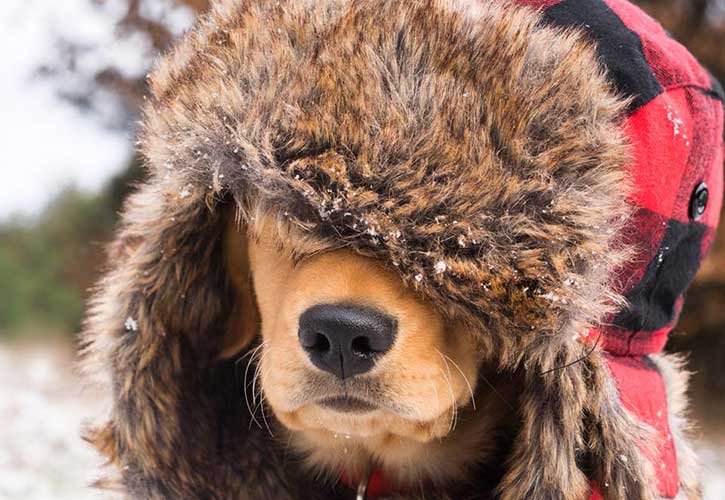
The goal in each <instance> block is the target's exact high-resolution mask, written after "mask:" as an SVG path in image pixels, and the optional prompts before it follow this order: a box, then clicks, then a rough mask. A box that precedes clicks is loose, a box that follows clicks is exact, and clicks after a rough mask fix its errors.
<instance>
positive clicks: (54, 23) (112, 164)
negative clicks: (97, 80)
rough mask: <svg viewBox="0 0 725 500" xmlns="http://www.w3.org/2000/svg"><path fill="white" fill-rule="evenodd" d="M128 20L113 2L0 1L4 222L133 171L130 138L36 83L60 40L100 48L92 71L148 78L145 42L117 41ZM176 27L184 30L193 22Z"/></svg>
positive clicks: (0, 211) (46, 83) (0, 207)
mask: <svg viewBox="0 0 725 500" xmlns="http://www.w3.org/2000/svg"><path fill="white" fill-rule="evenodd" d="M165 1H168V0H159V1H158V2H156V3H154V4H152V5H156V6H158V5H163V4H164V2H165ZM121 14H122V12H121V11H120V10H119V9H118V7H114V6H113V2H109V3H108V5H107V6H106V7H104V8H97V7H94V6H93V4H92V2H91V0H0V60H2V61H3V69H2V70H1V71H0V221H2V220H7V219H8V218H9V217H11V216H14V215H24V216H32V215H34V214H37V213H38V212H39V211H40V210H41V209H42V208H43V207H44V206H45V205H46V204H47V203H48V202H49V201H50V200H51V199H52V198H53V196H54V195H56V194H57V193H58V192H59V191H60V190H62V189H63V188H65V187H68V186H76V187H78V188H80V189H84V190H97V189H99V188H100V187H101V186H102V185H103V184H104V182H105V181H106V180H108V179H109V178H110V177H111V176H112V175H113V174H115V173H117V172H119V171H120V170H121V169H122V168H123V167H124V166H125V165H126V164H127V163H128V160H129V158H130V155H131V153H132V149H133V146H132V144H133V141H132V137H129V135H130V134H129V133H128V132H123V131H119V130H113V129H111V128H110V127H108V126H106V125H105V124H104V123H103V122H102V120H100V119H99V118H98V117H97V116H96V117H94V116H93V115H91V114H88V113H85V114H84V113H82V112H81V111H79V110H78V109H77V108H75V107H74V106H73V105H72V104H70V103H69V102H67V101H64V100H62V99H61V98H59V97H58V92H57V91H58V89H57V88H56V87H54V85H57V83H56V82H54V81H53V80H52V79H47V80H46V79H43V78H42V77H38V76H37V69H38V67H39V66H41V65H43V64H48V63H51V64H52V63H53V59H54V58H56V57H57V56H56V52H55V50H56V47H55V45H56V43H57V40H58V39H60V38H64V39H71V40H73V41H76V42H79V43H89V44H90V43H92V44H93V45H94V46H99V47H100V48H99V49H98V50H96V51H95V52H94V53H93V54H91V55H90V56H87V57H85V58H84V59H82V60H81V62H80V64H81V65H83V67H84V68H85V69H92V68H93V67H96V66H98V67H100V66H101V65H104V64H106V63H108V62H109V61H112V62H113V63H115V64H114V65H115V66H119V67H121V68H123V71H124V72H127V73H129V74H133V73H138V72H140V71H145V68H146V64H147V61H148V59H147V58H148V57H151V55H150V53H149V49H148V47H146V46H145V45H144V41H143V40H138V39H130V40H128V41H126V42H124V43H119V42H118V41H115V40H114V39H113V26H114V21H115V20H116V19H118V18H119V16H120V15H121ZM175 22H176V24H177V25H179V27H182V25H185V24H188V23H189V22H190V18H189V17H188V16H187V17H182V18H180V19H176V20H175Z"/></svg>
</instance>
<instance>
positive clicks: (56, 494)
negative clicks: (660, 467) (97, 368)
mask: <svg viewBox="0 0 725 500" xmlns="http://www.w3.org/2000/svg"><path fill="white" fill-rule="evenodd" d="M0 381H2V390H0V500H90V499H97V498H102V497H101V495H99V494H98V493H96V492H94V491H93V490H91V489H90V488H88V487H87V485H88V483H89V482H91V481H92V480H93V479H94V478H95V477H96V475H97V472H98V470H99V469H98V467H99V465H100V461H99V459H98V458H97V456H96V455H95V453H94V452H93V450H92V449H91V448H90V447H89V446H88V445H87V444H86V443H85V442H83V441H82V440H81V438H80V428H81V425H82V423H83V421H84V420H86V419H87V418H89V417H91V416H94V415H98V414H99V413H101V412H102V411H103V410H104V408H103V406H104V404H103V402H102V401H101V400H99V398H98V397H97V396H96V395H93V394H89V393H83V392H82V391H81V384H80V381H79V380H78V378H77V377H76V375H74V373H73V370H72V355H71V354H70V352H69V350H68V349H67V348H59V347H58V346H53V345H50V346H48V345H45V344H43V345H34V346H23V347H18V346H9V345H7V344H2V343H0ZM699 449H700V455H701V457H702V459H703V461H704V462H705V464H706V467H705V478H706V481H705V497H704V498H705V500H722V499H723V498H725V435H720V436H719V437H718V438H714V439H711V440H710V441H709V443H707V444H703V445H702V446H700V448H699Z"/></svg>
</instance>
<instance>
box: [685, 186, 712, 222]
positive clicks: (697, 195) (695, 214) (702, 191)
mask: <svg viewBox="0 0 725 500" xmlns="http://www.w3.org/2000/svg"><path fill="white" fill-rule="evenodd" d="M708 197H709V193H708V190H707V184H705V183H704V182H701V183H700V184H698V185H697V187H696V188H695V190H694V191H693V192H692V198H690V218H691V219H693V220H698V219H699V218H701V217H702V215H703V214H704V213H705V209H706V208H707V200H708Z"/></svg>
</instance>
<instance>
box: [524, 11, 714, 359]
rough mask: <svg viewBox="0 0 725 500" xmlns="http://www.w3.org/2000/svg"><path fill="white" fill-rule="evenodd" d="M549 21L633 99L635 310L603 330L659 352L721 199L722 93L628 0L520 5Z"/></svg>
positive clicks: (643, 350) (615, 347)
mask: <svg viewBox="0 0 725 500" xmlns="http://www.w3.org/2000/svg"><path fill="white" fill-rule="evenodd" d="M520 3H523V4H527V5H531V6H534V7H537V8H541V9H542V10H543V17H544V19H545V20H546V22H547V23H550V24H552V25H555V26H557V27H563V28H570V27H576V28H579V29H582V30H584V31H585V32H586V33H587V34H589V36H590V37H591V39H592V40H593V41H594V42H595V43H596V47H597V52H598V55H599V58H600V61H601V63H602V65H603V66H604V67H605V68H606V69H607V71H608V74H609V78H610V79H611V81H612V84H613V85H614V87H615V88H616V89H617V90H618V91H619V93H620V94H621V95H622V96H624V97H627V98H629V99H631V104H630V106H629V109H628V117H627V123H626V130H627V133H628V135H629V138H630V141H631V143H632V145H633V147H634V155H635V161H634V163H633V164H632V178H633V179H634V182H635V186H636V191H635V193H634V194H633V195H632V197H631V201H632V202H633V203H634V204H635V205H636V206H637V212H636V214H635V216H634V218H633V219H632V222H631V224H630V225H629V227H628V231H626V234H625V239H626V240H627V243H630V244H632V243H633V244H634V245H635V248H636V249H637V250H638V254H637V256H636V258H635V259H633V260H632V262H631V264H630V265H629V266H628V267H627V269H624V270H623V273H622V274H621V286H622V289H621V291H622V292H623V293H624V294H625V296H626V297H627V299H628V301H629V304H630V306H629V307H628V308H626V309H625V310H622V311H620V312H619V314H617V315H616V317H615V318H614V319H613V321H612V323H613V325H614V326H612V327H611V328H607V329H606V330H605V331H603V332H602V333H603V343H604V346H605V348H606V349H607V350H608V351H609V352H612V353H614V354H618V355H624V354H627V355H642V354H649V353H654V352H658V351H660V350H661V349H662V348H663V347H664V345H665V343H666V341H667V334H668V333H669V331H670V330H671V329H672V327H673V326H674V324H675V323H676V322H677V318H678V316H679V312H680V309H681V306H682V295H683V293H684V291H685V289H686V288H687V287H688V285H689V284H690V282H691V281H692V279H693V278H694V276H695V273H696V272H697V270H698V268H699V266H700V262H701V261H702V259H703V258H704V257H705V255H706V254H707V251H708V249H709V247H710V244H711V243H712V240H713V236H714V233H715V228H716V226H717V223H718V219H719V215H720V208H721V205H722V194H723V143H722V137H723V104H722V102H723V90H722V87H721V86H720V84H719V83H718V82H717V81H715V80H714V79H713V78H712V76H711V75H710V74H709V73H708V72H707V70H705V69H704V68H703V67H702V66H700V65H699V64H698V63H697V61H696V60H695V58H694V57H693V56H692V55H691V54H690V53H689V52H688V51H687V49H685V48H684V47H683V46H682V45H680V44H679V43H678V42H677V41H675V40H674V39H672V37H671V36H670V35H669V34H668V33H667V32H666V31H665V30H664V29H663V28H662V26H660V25H659V24H658V23H657V22H656V21H654V20H653V19H652V18H651V17H649V16H648V15H647V14H645V13H644V12H643V11H642V10H640V9H639V8H637V7H635V6H634V5H632V4H631V3H629V2H627V1H625V0H563V1H561V0H520Z"/></svg>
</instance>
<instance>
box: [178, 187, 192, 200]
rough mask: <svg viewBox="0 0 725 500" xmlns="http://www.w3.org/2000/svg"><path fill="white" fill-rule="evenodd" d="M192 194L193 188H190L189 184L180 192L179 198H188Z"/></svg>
mask: <svg viewBox="0 0 725 500" xmlns="http://www.w3.org/2000/svg"><path fill="white" fill-rule="evenodd" d="M189 196H191V190H190V189H189V186H185V187H184V189H182V190H181V192H179V198H188V197H189Z"/></svg>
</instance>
